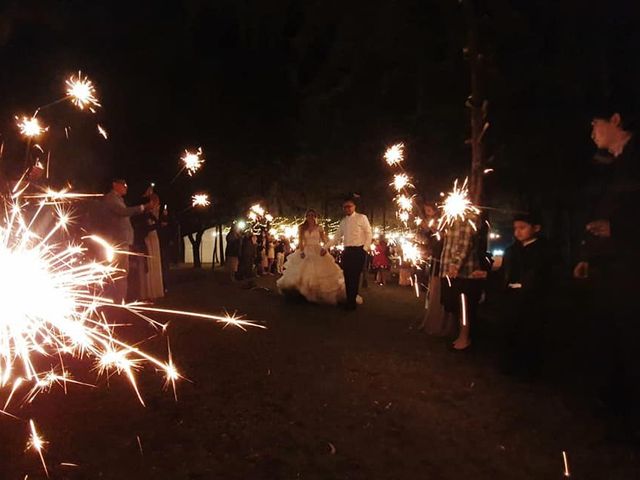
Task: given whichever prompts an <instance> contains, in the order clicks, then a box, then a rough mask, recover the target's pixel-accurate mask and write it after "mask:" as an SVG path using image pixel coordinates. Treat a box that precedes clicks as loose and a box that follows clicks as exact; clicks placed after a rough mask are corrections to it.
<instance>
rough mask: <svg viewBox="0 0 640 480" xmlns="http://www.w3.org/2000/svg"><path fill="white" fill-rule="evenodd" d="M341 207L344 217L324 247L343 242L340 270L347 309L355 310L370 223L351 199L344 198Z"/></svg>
mask: <svg viewBox="0 0 640 480" xmlns="http://www.w3.org/2000/svg"><path fill="white" fill-rule="evenodd" d="M342 209H343V211H344V213H345V217H344V218H343V219H342V221H341V222H340V226H339V227H338V231H337V232H336V234H335V237H334V239H333V241H330V242H328V243H327V245H326V248H329V246H331V245H335V244H339V243H340V241H341V240H342V242H343V243H344V253H343V255H342V270H343V273H344V284H345V287H346V290H347V309H348V310H355V309H356V297H357V296H358V286H359V284H360V274H361V273H362V269H363V268H364V262H365V260H366V259H367V251H369V248H370V246H371V239H372V234H371V225H370V224H369V219H368V218H367V216H366V215H363V214H361V213H357V212H356V204H355V203H354V201H353V200H352V199H347V200H345V201H344V202H343V203H342ZM321 253H322V254H324V253H326V252H325V251H323V252H321Z"/></svg>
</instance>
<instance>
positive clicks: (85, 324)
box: [0, 185, 266, 471]
mask: <svg viewBox="0 0 640 480" xmlns="http://www.w3.org/2000/svg"><path fill="white" fill-rule="evenodd" d="M24 190H25V186H24V185H17V186H16V191H17V192H18V193H15V194H14V195H13V196H12V198H10V199H9V198H6V199H5V201H6V203H5V213H4V216H2V217H0V265H2V266H3V269H2V273H1V274H0V304H1V305H2V309H3V314H2V315H0V393H2V392H3V390H6V392H7V395H6V396H5V397H4V399H6V400H4V399H3V401H4V407H3V409H2V413H3V414H7V415H11V414H10V413H7V412H6V411H5V410H6V409H7V408H9V406H10V405H11V404H12V401H13V399H14V398H17V397H21V398H22V399H23V401H25V402H31V401H33V400H34V399H35V398H36V397H37V396H38V395H40V394H41V393H44V392H47V391H49V390H50V389H51V388H53V387H55V386H56V385H59V386H62V387H63V388H65V390H66V386H67V385H68V384H77V385H88V384H86V383H82V382H78V381H75V380H74V379H73V378H72V375H71V372H70V371H68V370H67V369H66V368H65V366H64V363H63V358H64V357H73V358H77V359H84V360H85V361H86V360H88V361H90V362H91V363H92V364H94V365H95V367H96V369H97V371H98V373H99V374H105V375H113V374H121V375H123V376H124V377H125V378H126V379H127V380H128V381H129V383H130V385H131V387H132V388H133V390H134V392H135V394H136V396H137V397H138V399H139V401H140V402H141V403H142V404H143V405H144V401H143V398H142V395H141V393H140V391H139V389H138V385H137V380H136V372H137V371H138V370H140V369H141V368H143V367H144V366H146V365H149V366H152V367H155V368H156V369H157V370H159V371H160V372H163V373H164V376H165V381H166V385H167V386H169V385H170V386H172V387H174V395H175V383H176V381H177V380H178V379H180V378H181V376H180V373H179V372H178V369H177V368H176V366H175V364H174V362H173V359H172V357H171V353H170V351H169V358H168V361H162V360H159V359H157V358H155V357H153V356H151V355H149V354H147V353H146V352H144V351H143V350H142V349H141V348H139V347H138V346H136V345H130V344H128V343H126V342H124V341H123V340H120V339H119V338H118V337H117V335H116V332H117V329H118V328H120V325H118V324H114V323H112V322H110V321H109V317H108V312H109V310H105V307H110V308H112V309H113V308H118V309H121V310H126V311H128V312H131V313H133V314H136V315H137V316H139V317H141V318H142V319H144V320H146V321H147V322H149V323H150V324H151V325H152V326H154V327H156V328H158V327H162V330H163V331H164V330H165V327H166V325H162V324H160V323H158V322H156V321H154V320H153V319H151V318H149V317H147V316H146V315H147V314H148V312H158V313H167V314H170V315H177V316H188V317H196V318H201V319H207V320H212V321H214V322H217V323H220V324H222V325H223V326H225V327H226V326H229V325H232V326H235V327H238V328H240V329H243V330H244V329H246V328H248V327H250V326H251V327H254V326H255V327H260V328H266V327H264V326H262V325H258V324H256V323H254V322H252V321H250V320H243V319H241V318H240V317H236V316H230V315H209V314H203V313H194V312H188V311H179V310H170V309H156V308H154V307H150V306H145V305H143V304H138V303H129V304H121V305H118V304H114V303H113V302H112V301H111V300H110V299H109V298H107V297H104V296H103V288H104V286H106V285H107V284H109V283H110V282H111V281H112V280H113V279H115V278H117V277H118V276H119V275H121V274H122V272H121V271H120V270H118V268H117V267H116V266H115V265H114V263H112V262H113V260H115V256H116V255H121V254H123V252H119V251H117V250H116V249H115V248H114V247H112V246H111V245H110V244H109V243H107V242H106V241H105V240H103V239H101V238H99V237H96V236H93V235H89V236H87V237H84V238H83V240H87V241H92V242H95V243H96V244H97V245H98V246H101V247H103V248H104V250H105V253H106V257H107V261H105V262H100V261H96V260H91V259H89V258H87V256H86V252H87V248H85V247H84V246H83V245H82V244H81V245H73V244H69V245H64V244H63V243H54V240H53V239H54V238H56V237H58V233H62V232H63V231H64V228H65V225H66V224H67V222H68V218H67V216H66V214H65V213H64V211H63V210H62V209H61V208H55V209H54V213H55V215H56V217H55V218H56V221H55V224H54V225H53V226H51V227H46V230H45V231H44V232H43V233H41V234H38V233H36V232H37V231H39V230H40V228H39V227H42V226H41V225H39V221H38V218H39V214H40V213H41V212H43V211H47V216H48V213H49V211H48V210H43V207H44V205H45V204H47V202H45V201H44V200H42V201H40V202H39V203H38V204H37V205H36V206H35V207H36V208H35V213H34V212H33V210H34V209H32V208H29V209H26V208H24V207H25V206H26V205H28V204H29V203H28V201H25V200H24V198H23V197H22V196H21V192H24ZM43 195H45V196H48V197H44V198H47V199H61V200H58V201H59V202H62V201H64V200H66V199H68V198H70V197H71V196H72V195H73V194H71V193H69V192H66V191H62V193H60V192H53V191H48V192H45V193H44V194H43ZM52 202H53V200H52ZM53 205H55V206H57V207H58V206H60V205H61V204H59V203H55V202H53ZM27 212H30V213H27ZM43 223H46V222H43ZM56 358H57V359H58V365H57V366H54V367H52V368H50V369H49V370H47V371H44V372H43V371H41V370H40V369H39V367H38V365H40V364H41V363H42V359H45V360H46V362H47V364H50V363H51V359H56ZM77 363H78V362H75V364H77ZM25 389H26V392H25V394H24V395H19V392H20V391H22V390H25ZM44 444H45V442H44V440H43V439H42V437H41V436H40V435H39V434H38V432H37V430H36V428H35V424H34V423H33V422H32V423H31V438H30V440H29V448H31V449H33V450H34V451H36V452H38V454H39V455H40V458H41V461H42V463H43V466H44V468H45V471H46V465H45V462H44V456H43V453H42V451H43V446H44Z"/></svg>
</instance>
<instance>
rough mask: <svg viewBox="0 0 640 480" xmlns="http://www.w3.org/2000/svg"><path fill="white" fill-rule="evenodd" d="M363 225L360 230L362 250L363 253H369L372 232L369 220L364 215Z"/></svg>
mask: <svg viewBox="0 0 640 480" xmlns="http://www.w3.org/2000/svg"><path fill="white" fill-rule="evenodd" d="M362 217H363V222H362V223H363V224H362V228H363V229H364V239H365V242H364V249H365V251H367V252H368V251H369V250H370V249H371V242H373V232H372V231H371V224H370V223H369V218H368V217H367V216H366V215H363V216H362Z"/></svg>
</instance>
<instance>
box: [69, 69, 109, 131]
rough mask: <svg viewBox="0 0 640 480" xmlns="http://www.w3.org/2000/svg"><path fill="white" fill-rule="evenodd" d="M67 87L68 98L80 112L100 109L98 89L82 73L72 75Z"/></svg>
mask: <svg viewBox="0 0 640 480" xmlns="http://www.w3.org/2000/svg"><path fill="white" fill-rule="evenodd" d="M65 83H66V85H67V98H69V99H71V102H72V103H73V104H74V105H75V106H76V107H78V108H79V109H80V110H84V109H85V107H88V108H89V110H91V111H93V107H100V106H101V105H100V102H98V99H97V98H96V89H95V87H94V86H93V82H92V81H91V80H89V78H88V77H87V76H86V75H85V76H84V77H83V76H82V72H80V71H79V72H78V75H77V76H75V75H71V76H70V77H69V78H68V79H67V80H66V82H65ZM105 138H106V137H105Z"/></svg>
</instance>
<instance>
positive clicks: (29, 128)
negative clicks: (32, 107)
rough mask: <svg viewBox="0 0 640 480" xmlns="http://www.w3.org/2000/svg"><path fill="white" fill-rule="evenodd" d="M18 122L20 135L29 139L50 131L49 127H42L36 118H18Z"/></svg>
mask: <svg viewBox="0 0 640 480" xmlns="http://www.w3.org/2000/svg"><path fill="white" fill-rule="evenodd" d="M16 121H17V122H18V128H19V129H20V134H21V135H24V136H25V137H27V138H35V137H39V136H40V135H42V134H43V133H44V132H46V131H47V130H49V127H43V126H42V125H40V121H39V120H38V119H37V118H36V117H30V118H29V117H22V119H20V118H18V117H16Z"/></svg>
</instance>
